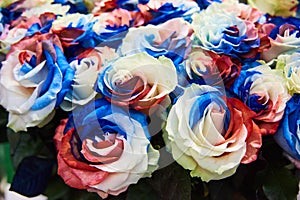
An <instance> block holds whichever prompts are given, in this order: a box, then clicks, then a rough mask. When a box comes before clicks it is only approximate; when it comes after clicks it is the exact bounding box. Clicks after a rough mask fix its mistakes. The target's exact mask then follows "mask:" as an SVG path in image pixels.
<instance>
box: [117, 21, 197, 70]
mask: <svg viewBox="0 0 300 200" xmlns="http://www.w3.org/2000/svg"><path fill="white" fill-rule="evenodd" d="M191 33H192V29H191V27H190V24H189V23H188V22H186V21H184V20H183V19H181V18H175V19H171V20H169V21H167V22H165V23H163V24H160V25H157V26H154V25H147V26H142V27H138V28H131V29H129V32H128V33H127V34H126V36H125V38H124V39H123V41H122V45H121V47H120V48H119V51H120V54H121V55H123V56H125V55H131V54H136V53H141V52H147V53H148V54H149V55H151V56H153V57H156V58H158V57H159V56H166V57H168V58H170V59H172V61H173V62H174V64H175V65H177V64H179V63H181V62H182V61H183V60H184V59H185V58H186V57H187V54H188V53H189V52H190V50H191V40H190V36H191ZM132 41H134V42H132Z"/></svg>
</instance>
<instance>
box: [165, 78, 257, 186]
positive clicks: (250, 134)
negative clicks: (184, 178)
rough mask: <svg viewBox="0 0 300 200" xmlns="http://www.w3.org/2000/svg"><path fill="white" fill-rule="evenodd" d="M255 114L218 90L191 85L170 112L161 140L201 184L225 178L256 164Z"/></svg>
mask: <svg viewBox="0 0 300 200" xmlns="http://www.w3.org/2000/svg"><path fill="white" fill-rule="evenodd" d="M252 116H254V113H253V112H252V111H250V110H249V108H247V107H246V106H245V105H244V104H243V103H242V102H241V101H239V100H237V99H229V98H225V97H224V96H223V95H222V94H221V92H220V91H218V90H217V89H215V88H213V87H211V86H206V85H202V86H200V85H196V84H192V85H191V86H190V87H188V88H186V89H185V91H184V94H183V95H182V96H180V97H179V99H178V100H177V102H176V103H175V105H173V107H172V108H171V110H170V113H169V115H168V118H167V122H166V132H165V133H164V139H165V142H166V144H167V147H169V148H170V152H171V153H172V155H173V158H174V159H175V160H176V161H177V162H178V163H179V164H180V165H182V166H183V167H184V168H185V169H189V170H192V171H191V176H198V177H201V179H202V180H204V181H210V180H218V179H222V178H226V177H228V176H231V175H232V174H234V173H235V171H236V169H237V167H238V166H239V164H240V163H241V162H242V163H249V162H251V161H254V160H256V157H257V156H256V153H257V151H258V149H259V148H260V146H261V135H260V132H259V129H258V127H257V126H256V125H255V124H254V123H253V121H252V119H251V117H252Z"/></svg>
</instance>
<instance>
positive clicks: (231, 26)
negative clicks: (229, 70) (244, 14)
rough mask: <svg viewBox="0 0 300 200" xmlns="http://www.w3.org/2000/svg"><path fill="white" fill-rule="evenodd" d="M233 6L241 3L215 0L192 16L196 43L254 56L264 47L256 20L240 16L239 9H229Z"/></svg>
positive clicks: (220, 52)
mask: <svg viewBox="0 0 300 200" xmlns="http://www.w3.org/2000/svg"><path fill="white" fill-rule="evenodd" d="M227 4H229V5H227ZM230 6H231V7H235V6H238V3H237V2H235V3H234V2H227V3H226V2H224V3H222V4H219V3H215V2H214V3H212V4H211V5H210V6H209V7H208V8H207V9H206V10H203V11H201V12H200V13H195V14H194V15H193V16H192V19H193V21H192V27H193V30H194V34H193V36H192V38H193V42H194V45H198V46H200V47H201V48H203V49H205V50H211V51H214V52H216V53H218V54H226V55H229V56H233V57H235V58H241V57H242V58H253V57H255V55H256V53H257V50H258V48H259V47H260V39H259V35H258V29H257V28H256V27H255V24H254V22H253V21H250V20H248V19H242V18H240V16H239V15H238V14H239V12H236V11H235V10H226V8H228V7H230Z"/></svg>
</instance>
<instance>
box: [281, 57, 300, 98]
mask: <svg viewBox="0 0 300 200" xmlns="http://www.w3.org/2000/svg"><path fill="white" fill-rule="evenodd" d="M299 59H300V53H299V52H294V53H292V54H287V55H280V56H278V58H277V59H276V60H277V63H276V69H278V70H280V71H281V70H282V71H283V77H284V79H285V82H286V87H287V89H288V91H289V93H290V94H294V93H300V74H299V70H300V69H299V65H300V61H299Z"/></svg>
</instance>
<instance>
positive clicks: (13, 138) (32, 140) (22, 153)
mask: <svg viewBox="0 0 300 200" xmlns="http://www.w3.org/2000/svg"><path fill="white" fill-rule="evenodd" d="M7 130H8V132H7V137H8V140H9V143H10V153H11V157H12V163H13V166H14V168H15V169H16V168H17V167H18V165H19V164H20V163H21V161H22V160H23V159H24V158H25V157H29V156H32V155H38V154H39V153H40V152H41V151H42V149H43V147H44V145H43V143H42V141H41V140H40V139H39V138H38V137H36V136H35V135H31V134H29V133H26V132H19V133H15V132H14V131H12V130H11V129H7Z"/></svg>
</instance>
